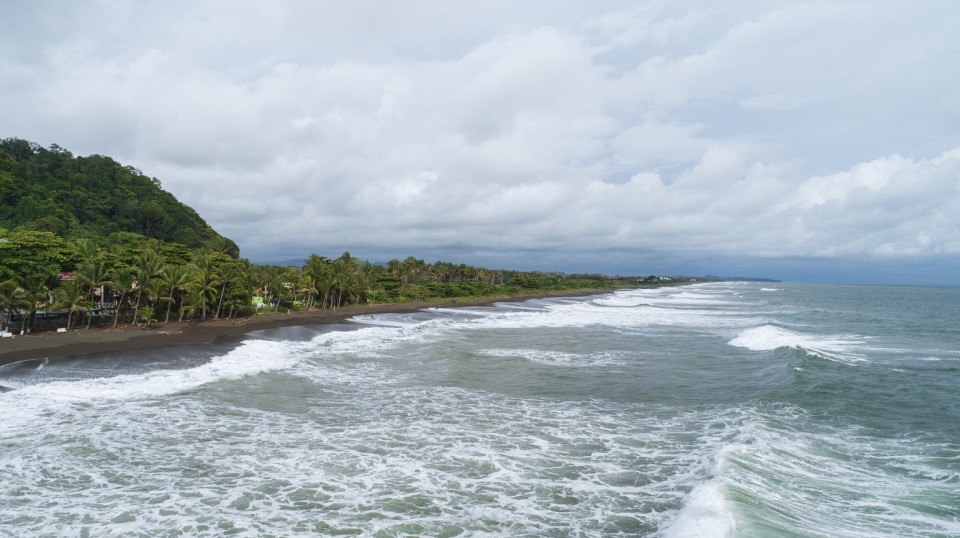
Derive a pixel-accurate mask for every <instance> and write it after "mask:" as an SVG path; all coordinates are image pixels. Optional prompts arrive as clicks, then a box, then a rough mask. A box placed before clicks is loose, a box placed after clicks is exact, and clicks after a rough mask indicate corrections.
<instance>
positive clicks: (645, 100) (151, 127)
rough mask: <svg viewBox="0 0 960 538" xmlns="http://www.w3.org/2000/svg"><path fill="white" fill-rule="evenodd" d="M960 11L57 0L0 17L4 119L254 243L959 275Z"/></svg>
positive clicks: (299, 252) (847, 6)
mask: <svg viewBox="0 0 960 538" xmlns="http://www.w3.org/2000/svg"><path fill="white" fill-rule="evenodd" d="M957 20H960V5H958V4H955V3H953V2H947V1H943V2H937V1H932V2H923V3H914V2H882V3H879V2H869V1H838V2H805V1H802V2H795V1H791V2H786V1H784V2H777V1H774V2H764V3H753V2H728V3H723V4H722V5H720V4H717V3H715V2H705V1H679V2H678V1H651V2H642V3H635V2H622V1H600V2H592V3H589V5H586V3H583V2H566V1H561V2H556V1H549V2H548V1H531V2H505V1H494V2H486V3H465V2H425V1H415V2H405V3H403V5H401V4H400V3H395V2H373V1H360V2H352V3H346V4H344V3H335V2H328V1H321V2H313V1H281V2H269V3H264V2H234V1H231V2H226V1H209V2H177V1H174V2H165V3H162V4H154V3H125V2H112V1H98V2H90V3H83V4H82V5H81V4H76V3H73V2H38V3H33V4H29V5H27V4H24V5H22V6H17V7H14V8H8V9H7V10H5V16H4V18H3V20H0V45H2V47H3V50H4V51H6V54H4V55H3V57H2V58H0V106H2V108H3V110H4V111H5V112H4V120H3V122H2V123H0V136H3V137H8V136H16V137H20V138H26V139H29V140H32V141H35V142H38V143H40V144H41V145H44V146H48V145H50V144H54V143H56V144H59V145H60V146H63V147H65V148H67V149H69V150H71V151H73V152H74V153H75V154H79V155H87V154H91V153H99V154H104V155H109V156H112V157H114V158H116V159H117V160H119V161H120V162H122V163H124V164H130V165H133V166H136V167H138V168H140V169H141V170H142V171H143V172H144V173H146V174H148V175H150V176H155V177H157V178H159V179H160V180H161V181H162V182H163V185H164V188H166V189H167V190H169V191H170V192H172V193H174V194H175V195H176V196H177V197H178V198H179V199H180V200H182V201H184V202H185V203H187V204H189V205H191V206H193V207H194V208H195V209H197V211H198V212H199V213H200V214H201V215H203V216H204V218H206V220H207V221H208V222H209V223H210V224H211V225H212V226H214V228H216V229H217V230H218V231H220V232H221V233H223V234H224V235H226V236H228V237H231V238H233V239H234V240H235V241H237V242H238V243H239V245H240V247H241V249H242V252H243V254H244V255H245V256H248V257H251V258H252V259H254V260H257V259H260V260H270V259H273V260H279V259H286V258H290V257H297V256H303V255H305V254H308V253H311V252H320V253H324V254H335V255H337V254H339V252H340V251H341V250H343V249H348V250H351V251H352V252H354V253H360V254H368V256H370V257H371V259H385V258H381V257H379V256H391V255H393V253H402V252H407V253H412V254H418V253H431V254H436V255H437V256H438V257H441V258H443V259H448V260H453V261H467V262H468V263H484V262H485V261H486V262H487V263H493V264H499V265H500V266H512V267H520V266H524V265H527V266H529V265H530V263H531V259H533V260H536V261H539V262H541V263H548V264H549V265H550V266H548V267H538V268H542V269H550V268H560V269H564V268H573V269H583V270H586V269H590V268H593V269H594V270H600V271H608V272H624V273H631V274H635V273H646V272H653V271H655V270H660V271H671V270H673V271H678V272H679V271H687V272H694V271H696V270H699V269H700V268H701V267H702V268H704V269H706V270H710V268H711V266H710V265H709V264H710V263H712V264H714V265H713V267H714V268H715V269H716V270H717V271H723V270H724V269H728V270H731V271H741V272H742V271H751V270H752V269H756V270H759V271H774V272H775V273H777V274H773V275H769V276H782V277H784V278H796V279H804V278H805V276H804V275H805V272H804V271H805V270H806V269H804V268H811V267H821V266H822V267H827V268H829V271H837V270H838V268H841V267H847V268H848V269H849V270H850V271H851V272H860V273H862V272H863V271H868V272H869V271H876V272H877V275H878V276H877V277H876V279H879V280H883V279H884V278H886V279H888V280H889V279H891V278H892V279H894V280H897V279H900V280H906V281H917V282H927V281H931V282H947V283H957V279H958V278H960V276H958V271H957V269H958V268H960V222H958V218H957V216H958V215H960V129H957V125H958V120H960V99H958V98H957V97H956V95H957V94H956V88H958V87H960V69H958V65H957V63H958V60H957V58H960V41H958V40H956V39H955V29H954V26H955V21H957ZM337 249H339V250H337ZM531 253H535V254H531ZM420 255H421V256H428V255H430V254H420ZM704 260H706V262H705V261H704ZM718 267H719V268H718ZM631 268H633V269H632V270H631ZM891 268H892V269H891ZM778 271H779V272H778ZM898 275H899V276H898ZM944 275H949V276H946V277H945V276H944ZM807 276H810V275H807ZM811 278H813V279H818V278H820V279H824V278H826V279H829V276H825V275H820V276H817V275H813V276H812V277H811ZM867 280H870V279H869V278H867Z"/></svg>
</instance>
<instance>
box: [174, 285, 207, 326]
mask: <svg viewBox="0 0 960 538" xmlns="http://www.w3.org/2000/svg"><path fill="white" fill-rule="evenodd" d="M204 295H205V294H204V293H203V292H202V291H200V290H199V289H198V288H197V285H196V284H194V285H192V286H190V287H189V288H188V289H187V292H186V293H184V294H183V297H181V299H180V321H183V317H184V316H186V315H188V314H189V317H190V318H193V315H194V314H195V313H196V311H197V309H198V308H200V305H201V304H203V302H204V300H205V299H204Z"/></svg>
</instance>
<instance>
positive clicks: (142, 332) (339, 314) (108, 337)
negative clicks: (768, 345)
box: [0, 289, 613, 366]
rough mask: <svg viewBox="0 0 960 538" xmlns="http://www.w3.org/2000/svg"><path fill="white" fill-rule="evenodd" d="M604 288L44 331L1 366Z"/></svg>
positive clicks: (9, 350) (3, 343)
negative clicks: (470, 299)
mask: <svg viewBox="0 0 960 538" xmlns="http://www.w3.org/2000/svg"><path fill="white" fill-rule="evenodd" d="M611 291H613V289H607V290H584V291H573V290H571V291H564V292H556V293H538V294H531V295H517V296H509V297H491V298H488V299H478V300H474V301H457V300H448V301H423V302H408V303H380V304H367V305H351V306H345V307H340V308H337V309H336V310H312V311H310V312H295V313H282V314H260V315H257V316H251V317H247V318H239V319H216V320H213V319H212V320H206V321H198V320H192V321H183V322H170V323H166V324H164V323H159V322H154V323H153V324H151V326H150V327H149V328H146V327H142V326H130V325H125V326H121V327H117V328H116V329H114V328H112V327H105V328H91V329H86V328H80V329H74V330H72V331H70V332H68V333H57V332H54V331H45V332H41V333H37V334H30V335H23V336H19V335H18V336H14V337H13V338H3V339H0V366H3V365H7V364H13V363H15V362H20V361H26V360H35V359H55V358H63V357H74V356H79V355H88V354H92V353H105V352H111V351H125V350H134V349H145V348H152V347H164V346H174V345H180V344H205V343H210V342H213V341H214V340H216V339H218V338H222V337H240V338H242V337H244V336H246V335H247V334H249V333H251V332H254V331H259V330H264V329H274V328H278V327H297V326H315V325H327V324H333V323H340V322H343V321H345V320H347V319H350V318H352V317H354V316H360V315H365V314H406V313H411V312H418V311H420V310H423V309H425V308H460V307H471V306H491V305H493V304H495V303H503V302H522V301H528V300H531V299H545V298H551V297H587V296H590V295H601V294H604V293H610V292H611Z"/></svg>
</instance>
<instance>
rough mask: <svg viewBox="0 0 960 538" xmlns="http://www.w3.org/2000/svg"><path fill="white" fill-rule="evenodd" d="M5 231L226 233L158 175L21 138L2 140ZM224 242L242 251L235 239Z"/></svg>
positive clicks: (172, 237) (197, 239)
mask: <svg viewBox="0 0 960 538" xmlns="http://www.w3.org/2000/svg"><path fill="white" fill-rule="evenodd" d="M0 229H7V230H34V231H48V232H53V233H55V234H57V235H59V236H61V237H63V238H65V239H68V240H71V239H78V238H94V239H102V240H109V238H110V237H111V235H114V234H121V235H122V234H131V233H132V234H138V235H142V236H144V237H147V238H151V239H159V240H161V241H164V242H171V243H179V244H182V245H186V246H188V247H199V246H201V245H202V244H203V243H204V242H207V241H211V240H215V239H219V238H221V237H222V236H221V235H220V234H218V233H217V232H216V231H215V230H214V229H213V228H211V227H210V226H209V225H208V224H207V223H206V221H204V220H203V219H202V218H201V217H200V215H199V214H197V212H196V211H194V209H193V208H191V207H190V206H187V205H185V204H183V203H181V202H180V201H178V200H177V199H176V198H175V197H174V196H173V195H172V194H170V193H169V192H167V191H165V190H163V188H161V185H160V181H159V180H157V179H156V178H150V177H147V176H146V175H144V174H143V173H142V172H140V170H137V169H136V168H134V167H132V166H123V165H121V164H120V163H118V162H116V161H115V160H113V159H111V158H110V157H105V156H103V155H90V156H88V157H75V156H74V155H73V154H72V153H70V152H69V151H67V150H66V149H64V148H61V147H60V146H58V145H56V144H54V145H52V146H50V148H43V147H41V146H39V145H38V144H36V143H33V142H29V141H27V140H22V139H19V138H6V139H3V140H0ZM224 239H225V238H224ZM226 241H227V242H228V244H229V246H230V250H232V252H231V254H232V255H233V256H237V255H239V248H238V247H237V245H236V243H234V242H233V241H230V240H229V239H226Z"/></svg>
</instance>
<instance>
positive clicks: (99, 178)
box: [0, 139, 689, 331]
mask: <svg viewBox="0 0 960 538" xmlns="http://www.w3.org/2000/svg"><path fill="white" fill-rule="evenodd" d="M87 204H90V205H87ZM687 281H689V279H668V278H665V277H656V276H650V277H647V278H645V279H641V278H637V277H633V278H619V277H616V278H610V277H607V276H604V275H596V274H594V275H565V274H562V273H541V272H524V271H508V270H490V269H484V268H478V267H473V266H469V265H465V264H459V265H457V264H453V263H450V262H436V263H432V264H431V263H426V262H424V261H423V260H420V259H417V258H414V257H412V256H411V257H408V258H407V259H405V260H403V261H400V260H391V261H390V262H389V263H388V264H387V265H386V266H380V265H375V264H371V263H370V262H367V261H363V260H359V259H357V258H354V257H353V256H351V255H350V253H349V252H345V253H343V255H341V256H340V257H339V258H335V259H329V258H326V257H322V256H319V255H317V254H313V255H311V256H310V257H309V258H307V259H306V260H304V263H303V265H301V266H291V267H278V266H272V265H256V264H251V263H250V262H249V261H248V260H246V259H242V258H239V251H238V249H237V245H236V244H235V243H234V242H233V241H230V240H229V239H226V238H224V237H221V236H220V235H218V234H217V233H216V232H214V231H213V230H212V229H211V228H210V227H209V226H207V224H206V223H205V222H204V221H203V220H202V219H201V218H200V217H199V216H198V215H197V214H196V212H194V211H193V209H191V208H189V207H187V206H184V205H182V204H180V203H179V202H177V201H176V199H175V198H174V197H173V196H172V195H170V194H169V193H166V192H165V191H163V190H162V189H160V187H159V182H158V181H157V180H154V179H149V178H146V177H145V176H143V175H142V174H141V173H140V172H139V171H137V170H135V169H132V168H129V167H122V166H121V165H119V164H118V163H116V162H114V161H113V160H111V159H109V158H107V157H101V156H98V155H95V156H91V157H85V158H84V157H79V158H75V157H73V156H72V155H71V154H70V153H69V152H67V151H66V150H63V149H62V148H59V147H57V146H52V147H51V148H50V149H49V150H47V149H43V148H40V147H38V146H37V145H35V144H32V143H29V142H25V141H23V140H18V139H6V140H2V141H0V330H10V331H29V330H37V329H40V330H43V329H51V328H54V327H66V328H68V329H70V328H73V327H76V326H79V325H82V324H85V325H86V327H87V328H90V327H91V326H92V325H94V324H96V325H108V326H113V327H116V326H118V325H119V324H121V323H129V324H137V323H142V324H144V325H146V326H149V325H150V324H152V323H161V324H163V323H170V322H172V321H184V320H206V319H211V318H213V319H216V318H233V317H237V316H249V315H256V314H257V313H264V312H289V311H308V310H312V309H336V308H339V307H341V306H344V305H349V304H361V303H374V302H376V303H387V302H405V301H431V300H451V299H478V298H489V297H507V296H517V295H535V294H546V293H562V292H573V291H587V290H597V291H600V290H606V289H612V288H617V287H625V286H638V285H664V284H673V283H681V282H687Z"/></svg>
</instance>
